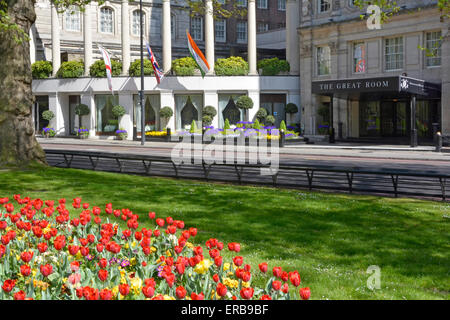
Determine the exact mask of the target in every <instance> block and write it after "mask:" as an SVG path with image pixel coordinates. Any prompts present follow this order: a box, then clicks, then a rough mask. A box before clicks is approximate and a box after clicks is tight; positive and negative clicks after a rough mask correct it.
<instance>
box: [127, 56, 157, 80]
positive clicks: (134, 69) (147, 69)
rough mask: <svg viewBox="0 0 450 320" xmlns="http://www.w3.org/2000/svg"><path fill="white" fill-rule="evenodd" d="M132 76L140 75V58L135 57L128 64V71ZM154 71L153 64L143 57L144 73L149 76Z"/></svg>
mask: <svg viewBox="0 0 450 320" xmlns="http://www.w3.org/2000/svg"><path fill="white" fill-rule="evenodd" d="M128 73H129V74H130V76H132V77H140V76H141V59H136V60H134V61H133V62H132V63H131V64H130V70H129V71H128ZM153 73H154V71H153V66H152V63H151V61H150V60H148V59H144V75H145V76H151V75H152V74H153Z"/></svg>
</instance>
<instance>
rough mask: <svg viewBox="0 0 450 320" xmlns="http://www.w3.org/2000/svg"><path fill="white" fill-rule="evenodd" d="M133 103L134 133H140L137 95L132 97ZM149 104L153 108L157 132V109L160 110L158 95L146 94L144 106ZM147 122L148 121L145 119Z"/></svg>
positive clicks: (139, 108) (158, 120) (158, 123)
mask: <svg viewBox="0 0 450 320" xmlns="http://www.w3.org/2000/svg"><path fill="white" fill-rule="evenodd" d="M133 101H134V124H135V125H136V131H137V132H141V107H140V106H139V102H140V101H139V95H138V94H136V95H134V97H133ZM148 102H150V104H151V106H152V107H153V111H154V112H155V120H156V126H155V130H159V125H160V119H159V109H161V99H160V96H159V94H148V95H145V100H144V105H147V104H148ZM145 121H146V122H147V121H148V119H145Z"/></svg>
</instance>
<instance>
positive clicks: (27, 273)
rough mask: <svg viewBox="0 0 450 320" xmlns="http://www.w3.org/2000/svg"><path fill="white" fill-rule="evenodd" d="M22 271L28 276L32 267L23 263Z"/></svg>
mask: <svg viewBox="0 0 450 320" xmlns="http://www.w3.org/2000/svg"><path fill="white" fill-rule="evenodd" d="M20 273H21V274H22V275H23V276H24V277H28V276H29V275H30V273H31V267H30V266H29V265H27V264H24V265H21V266H20Z"/></svg>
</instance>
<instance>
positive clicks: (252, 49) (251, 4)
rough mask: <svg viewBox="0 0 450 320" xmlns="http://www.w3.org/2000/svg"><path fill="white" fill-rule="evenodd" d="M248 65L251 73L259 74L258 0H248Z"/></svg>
mask: <svg viewBox="0 0 450 320" xmlns="http://www.w3.org/2000/svg"><path fill="white" fill-rule="evenodd" d="M247 26H248V28H247V32H248V39H247V42H248V49H247V51H248V53H247V54H248V66H249V72H248V74H249V75H256V74H258V72H257V70H256V0H248V22H247Z"/></svg>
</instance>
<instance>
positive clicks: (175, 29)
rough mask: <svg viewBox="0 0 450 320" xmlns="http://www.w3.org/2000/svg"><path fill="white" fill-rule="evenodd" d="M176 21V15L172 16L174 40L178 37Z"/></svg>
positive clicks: (171, 27) (171, 30) (171, 32)
mask: <svg viewBox="0 0 450 320" xmlns="http://www.w3.org/2000/svg"><path fill="white" fill-rule="evenodd" d="M176 19H177V17H176V16H175V15H174V14H172V15H171V16H170V34H171V35H172V39H175V38H176V37H177V24H176V22H177V21H176Z"/></svg>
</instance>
